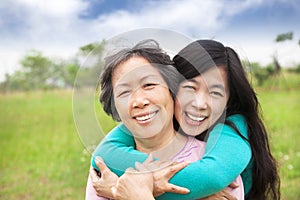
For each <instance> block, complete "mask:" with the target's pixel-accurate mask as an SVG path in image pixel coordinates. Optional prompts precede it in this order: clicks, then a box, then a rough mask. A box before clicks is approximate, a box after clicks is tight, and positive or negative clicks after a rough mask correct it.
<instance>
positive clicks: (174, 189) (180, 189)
mask: <svg viewBox="0 0 300 200" xmlns="http://www.w3.org/2000/svg"><path fill="white" fill-rule="evenodd" d="M166 192H172V193H177V194H188V193H189V192H190V190H189V189H187V188H184V187H180V186H177V185H174V184H171V183H168V184H167V189H166Z"/></svg>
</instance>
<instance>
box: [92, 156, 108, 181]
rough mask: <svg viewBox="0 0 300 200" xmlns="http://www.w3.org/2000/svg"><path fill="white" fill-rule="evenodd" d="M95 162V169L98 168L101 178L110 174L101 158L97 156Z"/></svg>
mask: <svg viewBox="0 0 300 200" xmlns="http://www.w3.org/2000/svg"><path fill="white" fill-rule="evenodd" d="M95 161H96V165H97V167H99V169H100V172H101V174H102V176H103V177H106V176H108V175H110V174H111V171H110V169H109V168H108V167H107V166H106V164H105V163H104V161H103V160H102V158H101V157H99V156H97V157H96V158H95Z"/></svg>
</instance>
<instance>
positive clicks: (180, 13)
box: [0, 0, 300, 80]
mask: <svg viewBox="0 0 300 200" xmlns="http://www.w3.org/2000/svg"><path fill="white" fill-rule="evenodd" d="M299 19H300V4H299V1H298V0H208V1H198V0H185V1H181V0H161V1H159V0H152V1H150V0H146V1H140V0H64V1H60V0H52V1H40V0H10V1H1V2H0V44H1V45H0V48H1V51H0V52H1V53H0V80H1V78H2V77H3V74H4V73H12V72H13V71H14V70H16V69H19V68H20V64H19V61H20V59H21V58H22V57H23V56H24V55H25V54H26V52H28V51H29V50H31V49H36V50H40V51H42V52H43V54H44V55H46V56H49V57H54V58H64V59H68V58H70V57H72V56H74V55H75V53H76V52H77V50H78V48H79V47H80V46H82V45H85V44H87V43H90V42H94V41H101V40H102V39H110V38H111V37H113V36H116V35H118V34H120V33H123V32H126V31H129V30H134V29H141V28H158V29H166V30H171V31H175V32H179V33H181V34H184V35H186V36H187V37H190V38H192V39H200V38H214V39H216V40H219V41H221V42H223V43H224V44H225V45H230V46H232V47H234V48H235V49H236V50H237V51H238V52H239V53H240V54H241V56H242V58H246V59H248V60H250V61H252V62H260V63H262V64H267V63H270V62H271V61H272V55H273V54H274V52H276V53H277V54H278V56H279V58H280V59H279V61H280V62H281V63H282V65H284V66H292V65H294V64H295V63H300V56H299V55H300V46H299V45H298V40H299V39H300V22H299ZM289 31H293V33H294V39H293V41H286V42H282V43H275V42H274V40H275V38H276V36H277V35H278V34H281V33H285V32H289Z"/></svg>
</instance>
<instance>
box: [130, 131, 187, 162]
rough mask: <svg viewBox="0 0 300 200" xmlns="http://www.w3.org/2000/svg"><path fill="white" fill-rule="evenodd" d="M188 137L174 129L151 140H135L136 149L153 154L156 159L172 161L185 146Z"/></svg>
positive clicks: (162, 132) (163, 132)
mask: <svg viewBox="0 0 300 200" xmlns="http://www.w3.org/2000/svg"><path fill="white" fill-rule="evenodd" d="M186 140H187V137H186V136H184V135H182V134H179V133H177V132H176V131H175V130H174V129H173V127H172V128H170V129H168V131H161V132H160V133H158V134H156V135H155V136H153V137H151V138H135V142H136V149H137V150H139V151H141V152H144V153H147V154H149V153H152V154H153V156H154V157H156V158H158V159H163V160H170V159H171V158H172V157H173V156H175V155H176V154H177V153H178V152H179V151H180V150H181V149H182V148H183V147H184V145H185V143H186Z"/></svg>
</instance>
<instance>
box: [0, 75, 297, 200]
mask: <svg viewBox="0 0 300 200" xmlns="http://www.w3.org/2000/svg"><path fill="white" fill-rule="evenodd" d="M286 80H288V85H289V89H287V88H283V86H282V84H281V86H279V88H275V89H274V88H273V89H272V90H269V89H268V88H270V86H271V85H267V86H265V88H263V89H262V88H260V89H257V91H258V97H259V99H260V101H261V105H262V109H263V111H264V116H265V117H264V119H265V122H266V125H267V128H268V130H269V132H270V138H271V146H272V149H273V152H274V155H275V157H276V158H277V159H278V161H279V164H280V175H281V179H282V199H289V200H290V199H292V200H294V199H295V200H296V199H300V191H299V188H300V146H299V144H297V143H298V142H300V134H299V131H300V125H299V122H298V120H297V117H298V116H299V115H300V103H299V102H300V101H299V100H300V90H299V89H300V76H299V75H297V76H296V75H288V76H287V77H286ZM0 113H1V114H0V147H1V153H0V199H25V200H26V199H84V192H85V183H86V178H87V175H88V169H89V157H90V154H89V153H88V152H87V151H86V150H85V148H84V146H83V145H82V143H81V141H80V139H79V137H78V135H77V132H76V129H75V125H74V122H73V114H72V92H71V91H48V92H30V93H16V94H9V95H1V96H0Z"/></svg>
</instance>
